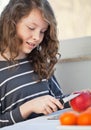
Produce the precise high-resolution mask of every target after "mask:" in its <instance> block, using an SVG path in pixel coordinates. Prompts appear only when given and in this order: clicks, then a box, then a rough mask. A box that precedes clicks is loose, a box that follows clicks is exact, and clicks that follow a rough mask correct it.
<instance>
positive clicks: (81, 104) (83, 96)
mask: <svg viewBox="0 0 91 130" xmlns="http://www.w3.org/2000/svg"><path fill="white" fill-rule="evenodd" d="M76 93H79V92H76ZM69 104H70V106H71V108H72V109H73V110H75V111H77V112H82V111H84V110H86V109H87V108H88V107H89V106H91V93H90V92H89V91H82V92H80V95H79V96H77V97H76V98H74V99H72V100H71V101H70V102H69Z"/></svg>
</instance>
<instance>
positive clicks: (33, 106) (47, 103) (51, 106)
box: [20, 95, 63, 118]
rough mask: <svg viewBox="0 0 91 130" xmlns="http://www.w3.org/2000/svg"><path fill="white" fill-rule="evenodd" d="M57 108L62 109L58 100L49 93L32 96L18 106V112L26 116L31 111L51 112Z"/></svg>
mask: <svg viewBox="0 0 91 130" xmlns="http://www.w3.org/2000/svg"><path fill="white" fill-rule="evenodd" d="M58 108H59V109H63V105H62V104H61V103H60V101H59V100H58V99H56V98H54V97H52V96H50V95H46V96H41V97H38V98H34V99H32V100H30V101H28V102H26V103H24V104H23V105H21V106H20V112H21V115H22V116H23V118H27V117H28V116H29V115H30V114H31V113H32V112H34V113H37V114H39V113H42V114H45V115H47V114H51V113H52V112H55V111H57V110H58Z"/></svg>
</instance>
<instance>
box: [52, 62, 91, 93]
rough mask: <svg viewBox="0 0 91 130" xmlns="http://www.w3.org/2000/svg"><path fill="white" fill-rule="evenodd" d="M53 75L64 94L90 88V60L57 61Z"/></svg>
mask: <svg viewBox="0 0 91 130" xmlns="http://www.w3.org/2000/svg"><path fill="white" fill-rule="evenodd" d="M55 75H56V77H57V79H58V82H59V83H60V86H61V87H62V89H63V91H64V93H66V94H67V93H71V92H73V91H78V90H82V89H87V88H89V89H91V60H87V61H80V62H64V63H58V64H57V66H56V71H55Z"/></svg>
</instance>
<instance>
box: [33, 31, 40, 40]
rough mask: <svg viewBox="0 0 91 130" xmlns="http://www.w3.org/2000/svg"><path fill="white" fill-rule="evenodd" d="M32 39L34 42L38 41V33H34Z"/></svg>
mask: <svg viewBox="0 0 91 130" xmlns="http://www.w3.org/2000/svg"><path fill="white" fill-rule="evenodd" d="M32 37H33V40H35V41H38V40H40V32H34V33H33V35H32Z"/></svg>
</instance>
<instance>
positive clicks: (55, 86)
mask: <svg viewBox="0 0 91 130" xmlns="http://www.w3.org/2000/svg"><path fill="white" fill-rule="evenodd" d="M48 83H49V92H50V95H52V96H54V97H55V98H63V97H66V96H68V95H70V94H67V95H65V94H64V93H63V91H62V88H61V86H60V85H59V83H58V81H57V79H56V77H55V76H54V75H53V76H51V78H50V79H49V80H48ZM68 107H70V105H69V103H68V102H67V103H65V104H64V108H68Z"/></svg>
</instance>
